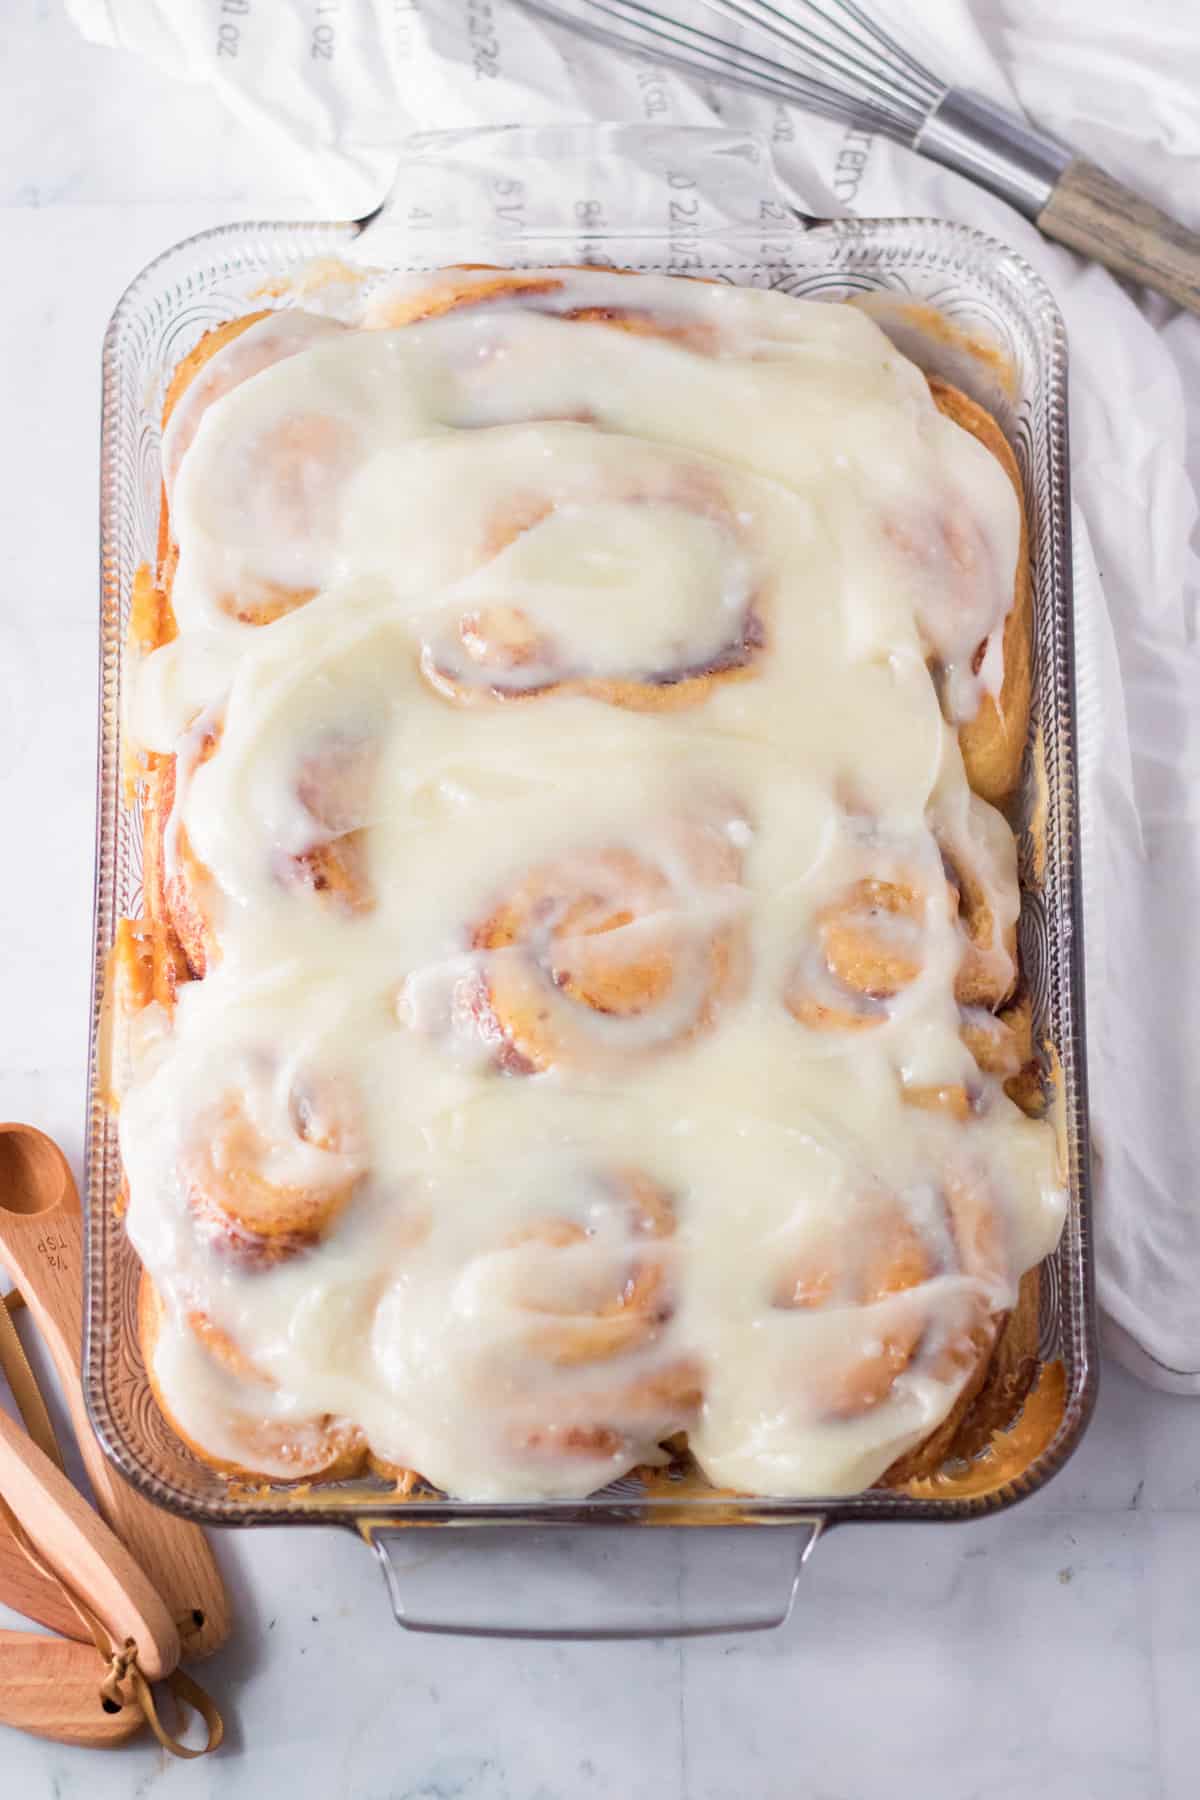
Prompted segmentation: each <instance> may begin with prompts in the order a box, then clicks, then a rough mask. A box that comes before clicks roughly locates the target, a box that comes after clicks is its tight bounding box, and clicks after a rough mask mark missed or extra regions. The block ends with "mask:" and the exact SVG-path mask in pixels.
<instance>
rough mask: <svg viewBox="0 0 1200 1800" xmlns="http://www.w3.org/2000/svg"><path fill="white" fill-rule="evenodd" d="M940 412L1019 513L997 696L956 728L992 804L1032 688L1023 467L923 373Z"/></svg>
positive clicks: (1009, 790) (989, 424)
mask: <svg viewBox="0 0 1200 1800" xmlns="http://www.w3.org/2000/svg"><path fill="white" fill-rule="evenodd" d="M927 380H928V382H929V391H930V393H931V394H932V395H933V399H934V404H935V405H936V406H937V409H938V411H939V412H940V413H941V414H942V415H943V416H944V417H945V418H947V419H952V420H953V422H954V423H955V424H956V425H958V426H960V427H961V429H962V430H963V431H968V432H970V434H971V436H972V437H973V438H976V439H977V440H978V442H979V443H981V444H982V445H983V447H984V448H985V450H989V451H990V452H991V454H992V455H993V456H994V457H995V458H996V461H997V462H998V463H999V464H1000V466H1001V468H1002V469H1003V470H1004V473H1005V474H1006V475H1007V476H1008V478H1009V480H1010V481H1011V482H1012V485H1013V492H1014V493H1015V494H1016V496H1017V504H1018V506H1019V508H1020V516H1021V537H1020V544H1019V547H1018V550H1017V573H1016V582H1015V586H1014V591H1013V604H1012V609H1011V611H1010V612H1009V615H1008V618H1007V619H1006V620H1005V622H1004V679H1003V681H1002V683H1001V687H1000V694H999V698H998V699H993V698H992V696H991V695H990V694H985V695H984V697H983V701H982V704H981V705H980V708H979V711H978V712H977V713H976V715H975V717H974V718H973V719H967V720H966V721H965V722H964V723H963V724H961V725H960V726H959V728H958V744H959V749H960V750H961V751H962V759H963V766H964V768H965V769H966V772H967V780H968V782H969V783H970V785H971V787H972V788H973V789H974V791H975V792H976V793H977V794H978V795H979V796H980V797H981V798H982V799H984V800H990V801H991V803H992V805H993V806H1002V805H1003V804H1004V802H1005V801H1006V800H1009V799H1011V798H1012V796H1013V794H1014V793H1015V792H1016V790H1017V787H1018V786H1019V784H1020V780H1021V763H1022V760H1023V758H1024V755H1025V741H1026V738H1027V736H1028V733H1029V707H1030V698H1031V695H1032V691H1033V575H1032V570H1031V568H1030V564H1029V528H1028V522H1027V519H1026V515H1025V496H1024V491H1023V489H1022V487H1021V472H1020V470H1019V469H1018V468H1017V460H1016V457H1015V456H1014V455H1013V453H1012V450H1011V448H1010V447H1009V442H1008V439H1007V438H1006V437H1005V435H1004V433H1003V432H1002V431H1001V429H1000V427H999V425H998V424H997V423H996V421H995V419H994V418H993V417H992V415H991V413H989V412H987V411H986V410H985V409H984V408H983V407H982V406H980V405H979V404H978V402H977V401H975V400H971V399H969V398H968V396H967V395H966V394H964V393H962V392H960V390H959V389H958V388H956V387H951V385H950V383H949V382H948V381H943V380H942V379H941V377H940V376H937V375H930V376H928V377H927Z"/></svg>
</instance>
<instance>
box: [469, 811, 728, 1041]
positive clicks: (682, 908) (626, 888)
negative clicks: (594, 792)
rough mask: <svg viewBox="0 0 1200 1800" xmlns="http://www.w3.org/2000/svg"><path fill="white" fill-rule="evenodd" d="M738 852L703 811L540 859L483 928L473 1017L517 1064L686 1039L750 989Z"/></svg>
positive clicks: (476, 944) (476, 938) (477, 946)
mask: <svg viewBox="0 0 1200 1800" xmlns="http://www.w3.org/2000/svg"><path fill="white" fill-rule="evenodd" d="M740 873H741V853H740V851H739V850H738V849H737V848H736V846H735V845H734V844H733V843H731V842H730V840H729V838H728V836H727V835H726V833H725V832H723V831H722V830H721V829H720V828H719V827H716V826H710V825H707V824H703V823H700V822H698V821H695V820H688V821H686V822H680V823H678V824H677V825H675V826H674V827H672V828H671V829H670V830H668V831H667V832H665V833H664V835H663V837H662V840H661V843H660V844H659V845H658V846H656V847H655V848H653V849H635V848H633V847H632V846H630V845H627V844H618V843H612V844H599V845H593V846H584V847H581V848H579V849H577V850H575V851H574V852H572V853H569V854H565V855H562V856H557V857H554V858H551V859H550V860H549V861H546V862H540V863H538V864H537V865H535V866H534V867H533V868H531V869H529V870H528V871H527V872H526V873H525V874H524V875H523V876H521V877H520V878H519V879H518V880H517V881H516V882H515V883H514V884H513V885H512V886H511V887H510V888H508V889H507V891H505V892H504V893H502V895H501V896H500V897H499V898H498V900H497V901H496V903H495V905H494V906H493V908H492V910H491V911H490V912H489V913H488V915H487V916H486V918H484V919H482V920H481V921H480V922H479V923H478V924H477V925H476V926H475V928H474V931H473V933H472V937H471V944H472V947H473V949H474V950H475V951H477V952H481V953H483V954H482V955H481V956H480V958H479V972H478V976H477V979H476V981H475V983H474V986H473V990H472V993H471V998H470V1010H471V1012H472V1014H473V1018H474V1023H475V1028H476V1030H477V1031H478V1033H479V1035H480V1037H481V1038H482V1039H483V1041H484V1042H485V1043H488V1044H490V1045H492V1046H493V1047H494V1052H495V1056H496V1060H497V1062H498V1063H499V1064H500V1066H501V1067H502V1068H504V1069H506V1070H507V1071H508V1072H510V1073H513V1074H522V1075H528V1074H533V1073H538V1072H542V1071H546V1070H550V1069H555V1068H575V1069H588V1068H595V1067H603V1066H606V1065H607V1064H612V1063H620V1062H621V1061H623V1060H624V1059H627V1058H629V1057H631V1056H644V1055H651V1054H654V1053H655V1052H658V1051H662V1050H665V1049H668V1048H671V1047H674V1046H678V1045H680V1044H683V1043H686V1042H687V1041H688V1040H689V1039H690V1038H692V1037H694V1036H695V1035H696V1034H697V1033H700V1032H705V1031H708V1030H710V1029H711V1028H712V1026H713V1025H714V1024H715V1022H716V1019H717V1017H718V1014H719V1013H720V1011H721V1009H722V1007H724V1006H728V1005H729V1004H731V1003H732V1002H733V1001H734V1000H735V999H736V998H737V996H738V994H739V993H740V991H741V987H742V983H743V977H744V969H745V955H746V939H745V924H744V920H743V919H742V917H741V916H740V912H741V908H740V905H739V899H740V890H739V886H738V883H739V879H740Z"/></svg>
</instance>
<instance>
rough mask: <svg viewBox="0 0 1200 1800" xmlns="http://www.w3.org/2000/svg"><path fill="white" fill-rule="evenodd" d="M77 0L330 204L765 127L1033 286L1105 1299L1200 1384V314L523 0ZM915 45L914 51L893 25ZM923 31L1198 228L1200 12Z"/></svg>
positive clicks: (879, 145) (995, 211)
mask: <svg viewBox="0 0 1200 1800" xmlns="http://www.w3.org/2000/svg"><path fill="white" fill-rule="evenodd" d="M665 4H666V6H667V7H668V9H669V6H670V0H665ZM68 7H69V10H70V12H71V14H72V16H73V17H74V19H75V21H76V23H77V24H78V25H79V27H80V29H81V30H82V31H83V32H84V33H85V34H86V35H87V36H89V37H91V38H93V39H94V40H96V41H99V42H102V43H109V44H114V45H121V46H124V47H125V48H129V49H133V50H137V51H140V52H142V53H143V54H145V55H146V56H148V57H150V58H151V59H152V60H154V61H155V62H156V63H157V64H158V65H159V66H161V67H162V68H163V69H164V70H166V71H167V72H168V73H169V74H171V75H173V76H176V77H179V78H181V79H188V80H202V81H209V82H212V83H213V84H214V85H215V86H216V87H217V88H218V89H219V90H220V91H221V93H222V94H223V95H224V96H225V98H226V100H227V101H228V103H229V105H230V106H231V107H232V108H233V109H235V110H236V111H237V112H238V113H239V114H240V115H241V116H242V117H243V118H246V119H249V120H252V121H254V122H256V123H257V124H258V125H259V126H260V127H261V131H262V141H263V144H264V152H265V153H266V154H270V153H271V152H272V149H273V150H274V152H275V153H276V154H278V155H281V156H286V157H287V159H288V161H289V164H290V166H291V168H292V171H293V173H294V174H295V173H296V172H297V171H300V170H302V171H303V172H304V175H305V177H306V179H307V181H308V184H309V187H310V190H311V193H312V196H313V211H314V213H315V214H321V213H323V214H325V215H327V216H333V217H341V218H350V217H359V216H362V215H363V214H365V213H367V212H368V211H370V210H371V209H372V208H373V207H374V206H375V205H376V204H377V203H378V201H379V200H380V199H381V198H382V197H383V194H384V193H385V191H386V189H387V186H388V179H389V172H390V169H391V166H392V160H393V155H394V151H395V147H396V145H397V143H398V141H399V140H400V138H401V137H402V136H403V135H404V134H405V133H406V132H408V131H412V130H417V129H424V128H439V127H446V126H455V125H460V126H461V125H483V124H495V123H504V122H512V121H517V122H520V123H526V124H528V123H539V122H542V121H547V122H549V121H554V122H562V121H569V120H577V119H594V120H598V119H610V120H631V121H639V122H650V123H652V124H712V123H716V122H718V121H720V122H722V123H724V124H726V125H730V126H735V127H738V128H749V129H754V130H757V131H759V132H761V133H762V134H763V135H764V136H766V137H767V138H768V139H769V140H770V142H771V144H772V146H773V149H774V152H775V156H776V160H777V164H778V166H779V169H780V172H781V174H782V176H783V178H784V179H785V181H786V182H787V183H788V185H789V186H790V187H791V189H792V190H793V192H794V193H795V194H796V196H797V198H798V199H799V201H800V203H801V204H803V205H804V207H805V208H806V209H807V210H808V211H810V212H813V213H817V214H822V215H829V214H836V213H842V212H854V213H858V214H860V215H864V216H866V215H883V214H897V213H910V214H911V213H924V214H939V215H941V216H943V217H947V218H952V219H957V220H961V221H964V222H966V223H968V224H972V225H976V226H978V227H980V228H982V229H984V230H986V231H989V232H992V233H993V234H994V235H995V236H997V237H999V238H1002V239H1003V240H1005V241H1006V242H1008V243H1010V244H1011V245H1013V247H1014V248H1016V249H1018V250H1019V251H1021V253H1022V254H1023V255H1024V256H1026V257H1027V258H1028V259H1029V261H1030V262H1032V263H1033V264H1034V266H1035V267H1036V268H1038V269H1039V270H1040V271H1041V273H1042V274H1043V275H1044V276H1045V278H1046V280H1047V282H1048V283H1049V285H1050V287H1051V289H1052V290H1053V292H1054V294H1055V296H1056V298H1057V299H1058V302H1059V305H1060V306H1061V308H1062V311H1063V314H1064V316H1065V318H1066V323H1067V330H1068V334H1069V338H1070V349H1071V435H1072V471H1073V481H1074V495H1075V546H1076V550H1075V574H1076V609H1077V632H1078V637H1079V643H1080V678H1081V683H1082V685H1083V688H1084V692H1083V693H1082V695H1081V699H1082V702H1083V704H1082V707H1081V714H1082V717H1081V765H1082V766H1081V806H1082V811H1083V830H1084V838H1085V858H1086V864H1087V870H1088V885H1087V892H1086V894H1085V913H1086V917H1085V929H1086V939H1087V971H1086V973H1087V986H1088V1010H1089V1040H1090V1058H1089V1067H1090V1076H1091V1086H1092V1107H1093V1123H1094V1139H1095V1168H1096V1178H1097V1179H1096V1187H1097V1228H1098V1246H1099V1286H1100V1297H1101V1301H1102V1304H1103V1307H1104V1309H1105V1312H1106V1315H1107V1324H1106V1329H1107V1331H1108V1334H1109V1341H1110V1343H1111V1345H1112V1347H1113V1348H1114V1350H1115V1351H1116V1353H1117V1354H1118V1355H1121V1356H1123V1357H1124V1359H1125V1360H1126V1361H1127V1362H1128V1363H1129V1364H1130V1366H1131V1367H1133V1368H1135V1369H1136V1370H1137V1371H1138V1372H1139V1373H1140V1374H1142V1375H1144V1376H1145V1377H1146V1378H1147V1379H1148V1380H1150V1381H1154V1382H1156V1383H1157V1384H1158V1385H1160V1386H1163V1387H1172V1388H1175V1389H1177V1390H1179V1391H1182V1392H1200V1304H1198V1303H1197V1298H1196V1295H1197V1286H1198V1283H1200V1199H1198V1198H1197V1194H1196V1189H1197V1184H1198V1182H1200V1104H1198V1102H1200V935H1198V933H1197V930H1196V924H1195V921H1196V917H1197V914H1198V913H1200V649H1198V647H1197V632H1196V607H1197V597H1198V594H1200V564H1198V562H1197V557H1196V553H1195V550H1194V548H1193V541H1194V534H1195V530H1196V502H1195V491H1196V485H1197V478H1198V477H1200V319H1196V318H1193V317H1190V316H1187V315H1184V314H1182V313H1174V314H1173V313H1172V310H1171V308H1170V307H1169V306H1168V305H1167V304H1166V303H1165V302H1163V301H1161V300H1159V299H1157V298H1155V297H1153V296H1148V295H1145V294H1141V293H1137V294H1134V293H1131V292H1129V291H1127V290H1125V289H1123V288H1122V287H1121V286H1120V284H1119V283H1117V282H1116V281H1115V280H1114V279H1113V278H1112V277H1111V276H1109V275H1108V274H1107V273H1105V271H1104V270H1102V269H1100V268H1098V267H1096V266H1094V265H1089V264H1087V263H1085V262H1083V261H1081V260H1079V259H1076V258H1074V257H1072V256H1071V255H1070V254H1069V253H1068V252H1066V251H1064V250H1061V249H1059V248H1057V247H1056V246H1054V245H1051V244H1048V243H1047V242H1046V241H1045V240H1044V239H1043V238H1041V237H1040V235H1039V234H1038V232H1037V231H1036V230H1035V229H1034V228H1033V227H1032V226H1031V225H1030V224H1028V223H1027V222H1026V221H1025V220H1024V219H1022V218H1021V217H1020V216H1019V215H1018V214H1016V213H1015V212H1013V211H1012V210H1011V209H1009V208H1008V207H1007V206H1005V205H1004V203H1003V202H1001V201H999V200H997V199H994V198H993V197H992V196H990V195H988V194H985V193H983V192H981V191H980V190H979V189H977V188H974V187H972V186H971V185H970V184H969V183H968V182H967V181H965V180H963V179H962V178H961V177H959V176H957V175H954V174H952V173H950V172H949V171H947V170H944V169H941V168H938V167H937V166H936V165H934V164H931V163H927V162H924V161H922V160H921V159H920V158H918V157H916V156H914V155H912V154H911V153H910V152H908V151H906V150H904V149H902V148H899V147H898V146H896V145H894V144H892V143H890V142H888V141H887V140H885V139H882V138H879V137H874V136H871V135H870V134H867V133H864V132H861V131H856V130H853V129H849V128H847V127H845V126H841V125H835V124H830V123H828V122H826V121H823V120H817V119H813V118H812V117H810V116H809V115H807V114H804V113H802V112H799V111H796V110H794V109H791V108H787V107H784V106H781V105H777V104H775V103H774V102H772V101H770V100H766V99H759V98H757V97H755V96H752V95H745V94H742V93H739V92H737V91H736V90H734V89H731V88H715V87H713V86H711V85H710V84H706V83H703V82H700V81H692V80H690V79H689V78H687V77H685V76H683V75H681V74H679V73H677V72H675V71H673V70H671V69H669V68H665V67H660V66H658V65H656V64H652V63H648V62H639V61H637V60H635V59H633V58H631V57H625V56H622V55H620V54H619V53H617V52H614V51H611V50H608V49H605V48H603V47H600V46H597V45H595V44H593V43H591V42H590V41H587V40H583V39H580V38H577V37H575V36H573V35H572V34H571V33H569V32H567V31H566V30H564V29H563V28H561V27H558V26H554V25H550V24H548V23H547V22H546V21H544V20H543V19H541V18H540V17H536V16H534V15H531V14H529V13H527V12H525V11H523V10H522V9H521V8H520V7H519V6H517V5H515V4H513V3H512V0H68ZM911 10H912V9H906V11H911ZM717 28H718V29H719V25H718V27H717ZM894 29H895V30H896V33H897V35H898V36H900V37H902V38H904V37H910V36H911V33H910V30H909V25H908V23H907V22H906V21H905V19H904V18H903V17H902V16H901V15H900V14H899V13H897V14H896V23H895V26H894ZM920 32H921V43H920V45H919V48H920V50H921V51H922V52H923V54H924V55H925V57H926V59H927V60H928V61H929V62H930V63H931V64H932V66H933V67H934V68H935V69H936V71H937V72H938V73H939V74H941V75H943V76H944V77H945V78H946V79H951V80H954V81H956V82H958V83H960V84H961V85H964V86H972V87H975V88H978V89H980V90H982V91H983V92H985V93H988V94H990V95H991V96H992V97H993V98H995V99H997V100H1000V101H1008V102H1010V103H1013V102H1016V103H1019V104H1021V105H1023V106H1025V107H1026V109H1027V110H1028V111H1029V113H1030V115H1031V116H1032V117H1033V118H1035V119H1036V120H1037V121H1038V122H1039V123H1040V124H1042V125H1044V126H1046V127H1048V128H1049V129H1050V130H1052V131H1054V132H1055V133H1057V134H1058V135H1059V136H1061V137H1062V138H1063V139H1065V141H1066V142H1068V143H1070V144H1072V145H1073V146H1074V147H1075V148H1076V149H1078V150H1080V151H1082V152H1085V153H1087V154H1089V155H1091V156H1093V157H1095V159H1096V160H1097V161H1099V162H1101V163H1102V164H1104V165H1105V166H1106V167H1107V168H1108V169H1110V170H1111V172H1112V173H1113V174H1115V175H1117V176H1120V177H1123V178H1124V179H1126V180H1127V181H1129V182H1130V183H1131V184H1133V185H1134V186H1136V187H1138V188H1140V189H1141V190H1142V191H1143V192H1144V193H1146V194H1147V195H1148V196H1149V197H1150V198H1152V199H1154V200H1156V201H1158V202H1159V204H1161V205H1163V206H1165V207H1166V208H1168V210H1170V211H1173V212H1174V213H1175V214H1176V215H1177V216H1179V217H1181V218H1182V219H1183V220H1184V222H1185V223H1187V224H1189V225H1191V226H1193V227H1196V228H1200V101H1198V100H1197V95H1198V94H1200V16H1198V15H1197V14H1196V12H1195V9H1194V8H1191V7H1184V6H1180V5H1179V4H1178V3H1177V0H1141V4H1139V6H1138V7H1137V8H1136V10H1134V11H1126V12H1124V13H1121V12H1117V11H1115V10H1114V9H1105V8H1102V7H1097V6H1096V5H1095V0H1056V4H1055V6H1054V7H1053V8H1047V7H1046V6H1045V5H1044V4H1042V3H1041V0H974V3H972V0H927V3H926V5H925V6H923V7H922V8H921V11H920ZM1185 388H1188V389H1190V392H1191V394H1192V396H1193V405H1192V408H1191V413H1190V416H1189V414H1188V412H1187V411H1186V409H1185V404H1184V394H1185Z"/></svg>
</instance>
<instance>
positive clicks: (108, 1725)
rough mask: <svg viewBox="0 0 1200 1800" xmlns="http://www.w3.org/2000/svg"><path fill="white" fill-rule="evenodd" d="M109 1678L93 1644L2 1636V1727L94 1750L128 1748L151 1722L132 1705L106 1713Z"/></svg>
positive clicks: (25, 1634) (8, 1633) (31, 1634)
mask: <svg viewBox="0 0 1200 1800" xmlns="http://www.w3.org/2000/svg"><path fill="white" fill-rule="evenodd" d="M103 1676H104V1665H103V1663H102V1662H101V1661H100V1658H99V1657H98V1656H97V1655H96V1647H95V1645H94V1644H93V1643H91V1641H90V1640H89V1642H88V1643H86V1644H71V1643H67V1642H65V1641H64V1640H63V1639H62V1638H48V1637H38V1636H36V1635H35V1633H34V1632H32V1631H0V1725H15V1726H17V1728H18V1729H19V1730H21V1731H31V1732H32V1733H33V1735H34V1736H35V1737H44V1738H53V1739H54V1740H55V1742H56V1743H59V1744H84V1745H88V1746H89V1747H90V1748H92V1749H93V1750H104V1749H107V1747H108V1746H109V1745H110V1744H121V1743H124V1741H125V1739H126V1738H130V1737H132V1736H133V1734H134V1732H135V1731H140V1730H141V1728H142V1726H143V1724H144V1723H145V1720H144V1718H143V1716H142V1711H141V1708H140V1707H138V1706H134V1705H132V1704H129V1705H126V1706H122V1707H119V1708H118V1709H117V1710H116V1711H114V1712H107V1711H106V1710H105V1707H104V1702H103V1701H102V1700H101V1698H100V1683H101V1680H102V1679H103Z"/></svg>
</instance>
